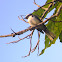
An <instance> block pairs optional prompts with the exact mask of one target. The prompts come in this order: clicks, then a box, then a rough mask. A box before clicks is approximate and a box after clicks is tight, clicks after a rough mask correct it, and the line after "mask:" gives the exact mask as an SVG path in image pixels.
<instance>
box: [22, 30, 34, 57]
mask: <svg viewBox="0 0 62 62" xmlns="http://www.w3.org/2000/svg"><path fill="white" fill-rule="evenodd" d="M33 32H34V30H33V31H32V33H31V38H30V51H29V53H28V54H27V55H26V56H23V57H27V56H29V55H30V52H31V47H32V44H31V40H32V35H33Z"/></svg>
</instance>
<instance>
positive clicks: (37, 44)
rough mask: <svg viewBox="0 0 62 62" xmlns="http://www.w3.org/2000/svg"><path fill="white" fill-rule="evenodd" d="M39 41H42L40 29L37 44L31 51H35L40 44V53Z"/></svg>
mask: <svg viewBox="0 0 62 62" xmlns="http://www.w3.org/2000/svg"><path fill="white" fill-rule="evenodd" d="M39 41H40V32H39V31H38V41H37V44H36V46H35V47H34V48H33V49H32V50H31V53H32V52H34V51H35V50H36V48H37V46H38V54H39Z"/></svg>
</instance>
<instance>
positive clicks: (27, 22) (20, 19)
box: [18, 15, 28, 23]
mask: <svg viewBox="0 0 62 62" xmlns="http://www.w3.org/2000/svg"><path fill="white" fill-rule="evenodd" d="M18 18H19V20H22V21H24V22H26V21H25V20H24V19H23V17H22V15H21V18H22V19H20V17H19V16H18ZM26 23H28V22H26Z"/></svg>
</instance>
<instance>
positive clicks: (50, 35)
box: [37, 25, 56, 41]
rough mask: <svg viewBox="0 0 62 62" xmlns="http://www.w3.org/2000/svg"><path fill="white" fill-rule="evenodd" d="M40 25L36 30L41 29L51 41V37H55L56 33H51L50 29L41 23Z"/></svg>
mask: <svg viewBox="0 0 62 62" xmlns="http://www.w3.org/2000/svg"><path fill="white" fill-rule="evenodd" d="M42 27H43V28H42V29H37V30H38V31H40V32H42V30H43V31H44V32H45V33H46V35H47V36H48V38H49V39H50V40H52V41H53V39H54V38H56V35H55V34H53V33H52V32H51V31H49V30H48V29H47V27H46V26H45V25H42Z"/></svg>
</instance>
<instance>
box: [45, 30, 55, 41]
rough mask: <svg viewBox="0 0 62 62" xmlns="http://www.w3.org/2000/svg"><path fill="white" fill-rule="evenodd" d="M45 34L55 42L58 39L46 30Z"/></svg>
mask: <svg viewBox="0 0 62 62" xmlns="http://www.w3.org/2000/svg"><path fill="white" fill-rule="evenodd" d="M44 32H45V33H46V35H47V36H48V38H49V39H50V40H52V41H53V39H54V38H56V36H55V35H54V34H53V33H52V32H50V31H49V30H48V29H46V30H45V31H44Z"/></svg>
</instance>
